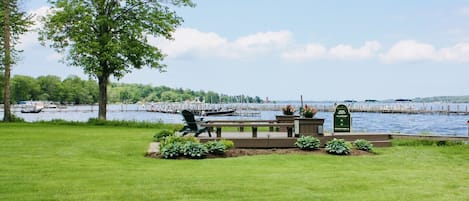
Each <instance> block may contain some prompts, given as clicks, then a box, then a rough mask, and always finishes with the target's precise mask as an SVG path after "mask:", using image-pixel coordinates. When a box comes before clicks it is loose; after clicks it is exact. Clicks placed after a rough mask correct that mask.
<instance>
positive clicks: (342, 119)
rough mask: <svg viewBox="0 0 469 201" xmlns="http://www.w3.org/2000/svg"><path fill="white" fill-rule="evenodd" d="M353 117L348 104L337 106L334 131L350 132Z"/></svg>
mask: <svg viewBox="0 0 469 201" xmlns="http://www.w3.org/2000/svg"><path fill="white" fill-rule="evenodd" d="M351 126H352V117H351V115H350V112H349V110H348V108H347V106H346V105H343V104H340V105H337V106H336V107H335V112H334V132H350V131H351Z"/></svg>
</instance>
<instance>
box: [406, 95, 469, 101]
mask: <svg viewBox="0 0 469 201" xmlns="http://www.w3.org/2000/svg"><path fill="white" fill-rule="evenodd" d="M412 101H414V102H448V103H469V96H434V97H426V98H414V99H412Z"/></svg>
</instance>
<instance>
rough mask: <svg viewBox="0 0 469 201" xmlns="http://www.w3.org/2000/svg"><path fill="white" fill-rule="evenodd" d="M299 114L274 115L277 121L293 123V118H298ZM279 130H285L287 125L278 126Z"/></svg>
mask: <svg viewBox="0 0 469 201" xmlns="http://www.w3.org/2000/svg"><path fill="white" fill-rule="evenodd" d="M298 117H300V116H297V115H277V116H275V119H276V120H277V123H290V124H293V121H294V120H295V118H298ZM278 131H280V132H287V127H286V126H280V127H279V130H278Z"/></svg>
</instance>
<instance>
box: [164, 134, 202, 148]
mask: <svg viewBox="0 0 469 201" xmlns="http://www.w3.org/2000/svg"><path fill="white" fill-rule="evenodd" d="M176 142H179V143H181V144H185V143H186V142H197V143H198V142H199V139H197V138H196V137H194V136H190V135H186V136H175V135H172V136H167V137H165V138H164V140H162V141H160V147H161V148H163V147H165V146H166V145H168V144H172V143H176Z"/></svg>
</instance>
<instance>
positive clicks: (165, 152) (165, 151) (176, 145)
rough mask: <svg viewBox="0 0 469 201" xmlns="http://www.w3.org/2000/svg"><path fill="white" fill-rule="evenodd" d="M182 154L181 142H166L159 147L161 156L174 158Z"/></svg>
mask: <svg viewBox="0 0 469 201" xmlns="http://www.w3.org/2000/svg"><path fill="white" fill-rule="evenodd" d="M181 154H182V143H181V142H173V143H170V144H167V145H166V146H164V147H163V148H162V149H161V155H162V156H163V158H169V159H174V158H177V157H178V156H180V155H181Z"/></svg>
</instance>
